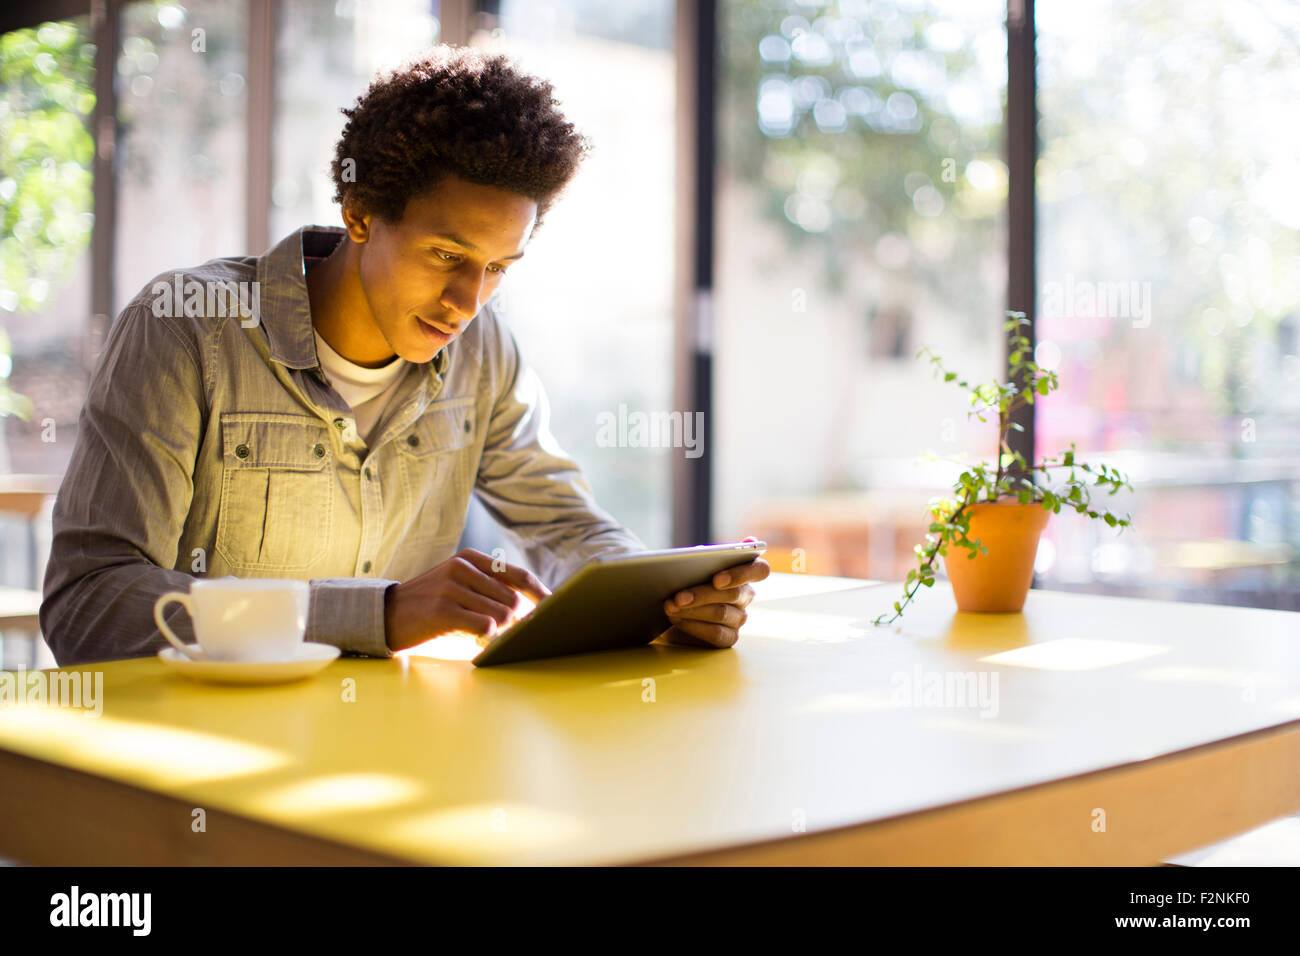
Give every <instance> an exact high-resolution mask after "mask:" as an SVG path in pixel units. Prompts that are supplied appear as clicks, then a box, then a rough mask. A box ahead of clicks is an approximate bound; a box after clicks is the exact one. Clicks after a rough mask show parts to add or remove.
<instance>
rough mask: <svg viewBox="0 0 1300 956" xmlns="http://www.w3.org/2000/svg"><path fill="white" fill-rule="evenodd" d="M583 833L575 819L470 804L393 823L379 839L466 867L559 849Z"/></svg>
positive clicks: (521, 807) (524, 807)
mask: <svg viewBox="0 0 1300 956" xmlns="http://www.w3.org/2000/svg"><path fill="white" fill-rule="evenodd" d="M586 829H587V828H586V827H585V826H584V824H583V823H582V821H581V820H579V819H578V818H577V817H574V816H570V815H569V814H566V813H557V812H555V811H554V810H547V809H544V808H542V807H536V806H530V805H528V804H520V803H504V804H493V803H475V804H466V805H463V806H458V807H449V808H447V809H445V810H438V811H434V812H432V813H426V814H422V815H420V816H417V817H412V818H408V819H405V820H397V821H394V822H393V823H392V824H391V825H390V826H386V827H384V829H383V835H384V836H385V837H387V838H392V839H396V840H398V841H399V842H400V843H401V844H402V845H409V844H411V843H416V844H419V845H420V846H421V848H422V849H423V850H424V851H425V852H426V853H428V854H430V855H435V856H438V857H441V858H443V859H444V860H446V862H449V863H471V862H480V861H483V860H492V859H494V858H496V857H499V856H500V855H502V854H507V853H509V852H510V851H521V850H532V849H537V848H542V847H548V846H558V845H562V844H565V843H568V842H572V841H575V840H578V839H580V838H582V836H583V835H584V834H585V832H586Z"/></svg>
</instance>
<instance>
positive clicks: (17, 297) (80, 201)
mask: <svg viewBox="0 0 1300 956" xmlns="http://www.w3.org/2000/svg"><path fill="white" fill-rule="evenodd" d="M83 30H84V27H81V26H79V25H78V24H77V23H72V22H67V23H43V24H41V25H40V26H38V27H35V28H32V29H23V30H14V31H12V32H10V33H6V34H4V35H3V36H0V204H2V205H0V314H3V313H6V312H8V313H12V312H16V311H21V312H27V313H31V312H40V311H41V310H43V309H44V308H46V307H48V306H49V304H50V303H51V302H52V301H53V298H54V297H53V296H52V295H51V291H52V290H53V289H54V288H56V287H57V286H58V284H59V283H60V282H61V281H62V280H63V279H64V278H65V277H66V276H67V274H68V272H69V271H70V270H71V269H72V267H73V265H74V264H75V263H76V262H77V260H78V258H79V257H80V255H81V254H82V252H83V251H84V250H85V247H86V245H87V243H88V242H89V241H90V234H91V227H92V225H93V222H94V215H93V212H92V208H93V206H92V201H93V193H92V178H93V173H92V170H91V161H92V159H93V155H94V143H93V140H92V138H91V135H90V132H89V130H88V129H87V128H86V119H87V117H89V116H90V113H91V111H92V110H93V109H94V106H95V93H94V81H93V75H94V74H93V70H94V62H95V47H94V45H93V44H91V43H88V42H86V37H85V35H84V33H83ZM10 351H11V350H10V343H9V336H8V334H7V332H5V331H4V329H3V328H0V417H7V416H9V415H17V416H19V417H21V418H27V417H28V415H29V414H30V405H31V403H30V402H29V401H28V400H27V399H26V398H25V397H24V396H21V395H18V394H17V393H15V392H14V391H13V390H12V389H10V388H9V375H10V373H11V371H12V359H11V355H10Z"/></svg>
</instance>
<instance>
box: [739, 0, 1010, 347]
mask: <svg viewBox="0 0 1300 956" xmlns="http://www.w3.org/2000/svg"><path fill="white" fill-rule="evenodd" d="M913 6H915V5H913ZM982 8H983V9H985V10H987V9H992V8H990V7H989V6H988V5H987V4H986V5H982ZM721 17H722V24H721V27H720V30H719V35H720V36H721V37H722V75H723V77H724V84H725V85H724V87H723V95H724V96H725V98H726V102H725V103H724V108H723V109H722V111H721V116H722V118H723V123H724V124H725V125H724V126H723V128H722V129H721V130H720V133H719V135H720V138H721V142H722V145H723V150H722V152H723V155H724V157H725V159H726V162H727V163H728V164H729V165H730V166H731V168H732V171H733V172H734V174H735V175H737V176H738V177H739V178H740V179H742V180H743V181H747V182H749V183H751V184H753V185H755V186H756V187H758V188H759V189H760V191H761V194H762V196H763V208H764V211H765V213H766V215H767V216H768V218H769V219H770V220H771V221H772V222H774V223H776V224H778V225H779V226H780V228H781V229H782V230H783V232H784V233H785V235H786V236H787V238H788V239H789V241H790V242H791V243H792V244H793V245H795V246H802V245H804V244H813V246H814V247H815V248H816V250H817V252H818V255H819V257H820V258H821V260H822V261H823V262H824V264H825V268H826V279H827V281H828V284H829V285H830V286H831V287H832V288H836V289H838V288H839V287H841V286H842V284H843V280H844V278H845V275H846V274H847V273H849V272H851V271H859V272H861V271H863V270H867V271H874V270H897V271H899V272H901V273H905V274H906V275H908V276H909V277H910V278H911V280H912V281H913V282H915V283H917V284H920V285H924V286H927V287H929V288H930V289H931V290H933V292H934V294H935V297H936V298H938V299H940V300H942V301H947V302H954V303H962V310H963V312H964V314H965V315H966V316H967V317H968V319H969V323H970V324H969V326H968V329H969V331H970V332H972V333H973V334H975V335H977V336H980V337H982V336H983V335H985V334H989V333H990V332H992V331H995V327H994V324H993V323H992V321H991V320H990V316H992V315H1000V309H1001V307H1002V303H1001V302H998V301H995V299H994V297H993V296H992V295H990V292H994V291H996V290H997V289H998V288H1000V283H999V282H998V281H996V280H995V281H994V282H993V283H990V282H989V279H988V276H987V269H988V266H989V265H990V264H991V261H990V256H994V257H996V256H998V255H1000V254H1001V247H1002V245H1003V242H1002V239H1001V236H1002V227H1001V224H1000V222H999V218H1000V215H1001V212H1002V209H1003V208H1004V206H1005V202H1006V171H1005V166H1004V165H1003V163H1002V162H1001V160H1000V158H999V156H1000V152H1001V135H1002V134H1001V130H1002V115H1003V111H1004V109H1005V91H1006V77H1005V70H1006V67H1005V59H1006V41H1005V35H1004V33H1003V31H1002V25H1001V20H1000V18H999V17H998V16H997V15H996V11H995V13H994V14H993V15H991V16H983V17H982V16H981V14H980V13H979V11H978V10H977V11H974V12H973V15H964V16H963V17H962V18H961V19H960V20H958V19H955V18H953V17H951V16H949V15H947V14H945V13H944V12H942V11H939V10H937V9H924V8H923V9H920V10H902V9H900V8H899V7H897V6H895V5H894V4H892V3H871V4H867V3H863V2H860V0H839V2H837V3H827V4H824V5H821V6H812V5H809V4H806V3H800V2H796V0H724V3H723V4H722V6H721ZM810 17H811V18H812V19H811V20H810V19H809V18H810ZM986 300H988V301H986ZM908 358H909V359H910V355H909V356H908Z"/></svg>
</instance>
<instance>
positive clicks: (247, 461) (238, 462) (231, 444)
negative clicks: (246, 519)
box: [221, 412, 333, 471]
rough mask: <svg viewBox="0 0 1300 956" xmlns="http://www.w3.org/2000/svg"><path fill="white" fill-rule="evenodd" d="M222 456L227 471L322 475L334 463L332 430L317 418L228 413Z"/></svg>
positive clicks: (224, 417) (223, 421) (223, 424)
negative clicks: (269, 470)
mask: <svg viewBox="0 0 1300 956" xmlns="http://www.w3.org/2000/svg"><path fill="white" fill-rule="evenodd" d="M221 443H222V456H223V459H224V463H225V465H226V466H227V467H234V468H288V469H292V470H294V471H320V470H321V469H322V468H324V467H326V465H328V464H329V463H330V460H331V459H332V457H333V456H332V453H331V450H330V434H329V429H328V428H327V427H326V426H325V425H324V423H322V422H321V421H320V419H317V418H309V417H307V416H306V415H289V414H283V413H278V412H264V413H252V412H225V413H223V414H222V416H221Z"/></svg>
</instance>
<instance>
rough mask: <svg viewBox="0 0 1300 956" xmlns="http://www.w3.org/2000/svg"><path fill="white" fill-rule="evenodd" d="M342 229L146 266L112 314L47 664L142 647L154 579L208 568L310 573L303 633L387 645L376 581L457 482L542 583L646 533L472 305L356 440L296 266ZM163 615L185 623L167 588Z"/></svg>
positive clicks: (137, 652)
mask: <svg viewBox="0 0 1300 956" xmlns="http://www.w3.org/2000/svg"><path fill="white" fill-rule="evenodd" d="M343 236H344V232H343V230H342V229H338V228H331V227H321V226H307V227H304V228H302V229H299V230H297V231H296V232H294V233H293V234H291V235H289V236H288V237H286V238H285V239H284V240H282V241H281V242H280V243H279V244H278V245H276V247H275V248H274V249H272V250H271V251H270V252H269V253H268V254H267V255H265V256H261V257H252V256H248V257H238V258H223V259H213V260H209V261H208V262H205V263H203V264H202V265H200V266H197V267H194V268H191V269H183V270H179V272H176V271H173V272H167V273H162V274H160V275H159V276H157V277H156V278H155V279H154V280H152V281H151V282H149V283H148V284H146V286H145V287H144V288H143V289H142V290H141V291H140V293H139V294H138V295H136V297H135V298H134V299H133V300H132V301H131V302H130V303H129V304H128V305H127V307H126V308H125V309H124V310H123V312H122V314H121V315H120V316H119V317H118V319H117V321H116V322H115V323H114V324H113V326H112V328H111V330H110V332H109V335H108V337H107V341H106V343H105V346H104V350H103V353H102V354H101V356H100V360H99V363H98V366H97V368H96V370H95V372H94V374H93V376H92V378H91V382H90V388H89V391H88V393H87V397H86V402H85V405H84V407H83V409H82V412H81V418H80V423H79V428H78V433H77V443H76V446H75V448H74V450H73V454H72V459H71V462H70V464H69V466H68V470H67V474H66V475H65V476H64V480H63V484H62V487H61V488H60V490H59V495H58V499H57V501H56V503H55V507H54V536H53V542H52V546H51V550H50V558H49V564H48V567H47V569H46V574H45V584H44V601H43V603H42V604H41V609H40V624H41V630H42V632H43V633H44V636H45V639H46V641H47V642H48V643H49V645H50V649H51V650H52V651H53V653H54V656H55V659H56V660H57V661H58V663H59V665H60V666H67V665H71V664H79V663H85V662H89V661H98V660H110V659H116V658H125V657H138V656H144V655H149V654H153V653H156V652H157V651H158V650H159V649H160V648H162V647H165V646H167V645H166V643H165V639H164V638H163V637H162V635H161V634H160V633H159V632H158V629H157V627H156V626H155V624H154V620H153V606H154V602H155V600H157V598H158V597H159V595H161V594H163V593H164V592H167V591H188V590H189V586H190V583H191V582H192V581H193V580H194V579H195V577H221V576H225V575H235V576H237V577H257V578H296V579H300V580H307V581H310V582H311V603H310V609H309V612H308V620H307V640H309V641H318V642H321V643H325V644H333V645H335V646H337V647H339V648H341V649H342V650H343V651H345V652H351V653H356V654H364V655H370V656H376V657H389V656H391V654H392V652H391V651H390V650H389V648H388V645H387V642H386V640H385V633H384V594H385V591H386V590H387V589H388V588H389V587H390V586H392V585H393V584H395V583H397V582H400V581H405V580H408V579H410V578H412V577H415V576H416V575H419V574H420V573H422V572H424V571H426V570H428V569H429V568H431V567H433V566H434V565H437V564H439V563H441V562H443V561H445V560H447V559H448V558H450V557H451V556H452V555H453V554H454V553H455V550H456V545H457V543H458V542H459V540H460V536H461V532H462V530H463V528H464V524H465V516H466V511H467V509H468V506H469V499H470V494H471V492H473V491H475V490H476V491H477V493H478V496H479V499H480V500H481V501H482V503H483V504H484V506H485V507H486V509H487V511H488V512H489V514H491V515H492V516H493V517H494V518H495V519H496V520H497V521H498V522H499V523H500V524H501V525H502V526H503V527H504V528H505V529H506V530H507V532H508V533H509V534H510V536H511V538H512V540H513V541H514V542H516V543H517V545H518V546H519V547H520V549H521V550H522V552H523V553H524V554H525V555H526V557H527V559H528V561H529V563H530V564H531V565H532V567H533V570H534V571H536V573H537V575H538V577H540V578H541V579H542V581H543V582H544V583H545V584H546V585H547V586H548V587H551V588H554V587H556V586H557V585H558V584H559V582H560V581H562V580H563V579H565V578H566V577H568V576H569V575H571V574H572V573H574V572H575V571H577V570H578V568H580V567H581V566H582V565H583V564H584V563H586V562H587V561H588V560H590V559H591V558H593V557H595V556H597V555H601V554H613V553H628V552H633V551H643V550H645V545H644V544H642V542H641V541H640V540H639V539H638V538H637V537H636V536H635V535H633V534H632V533H631V532H630V531H628V530H627V529H625V528H623V527H621V526H620V525H619V524H618V522H617V521H615V520H614V518H613V517H612V516H611V515H609V514H608V513H607V512H605V511H603V510H602V509H601V508H600V507H599V506H598V505H597V504H596V501H595V499H594V497H593V495H592V492H591V488H590V486H589V484H588V483H587V480H586V478H585V477H584V476H583V474H582V473H581V471H580V469H579V467H578V465H577V464H576V463H575V462H574V461H573V460H572V459H571V458H570V457H569V456H568V455H567V454H566V453H565V452H564V450H563V449H562V448H560V446H559V445H558V444H557V442H556V440H555V438H554V436H553V435H552V434H551V432H550V428H549V424H548V421H549V417H550V410H549V405H548V402H547V399H546V394H545V392H544V390H543V388H542V385H541V382H540V381H539V380H538V378H537V375H536V373H535V372H534V371H533V370H532V369H531V368H530V367H529V366H528V365H527V364H525V362H524V361H523V359H522V358H521V356H520V353H519V347H518V343H517V342H516V341H515V338H514V336H513V334H512V333H511V332H510V330H509V329H508V328H507V327H506V326H505V325H504V324H503V323H502V322H501V321H500V320H499V319H498V317H497V316H496V315H495V314H494V312H493V310H492V308H491V307H490V306H485V307H484V308H483V309H482V310H480V312H479V314H478V315H477V316H476V317H475V319H474V321H473V322H471V323H470V324H469V326H468V328H466V329H465V330H464V331H463V332H462V333H461V334H460V336H458V337H457V338H456V339H454V340H452V341H451V342H450V343H449V344H448V345H446V346H445V347H444V348H443V349H442V350H441V351H440V352H439V353H438V354H437V355H436V356H435V357H434V359H433V360H432V361H430V362H427V363H424V364H421V365H416V364H412V365H410V366H409V367H408V368H407V370H406V373H405V376H404V378H403V379H402V382H401V384H400V385H399V387H398V390H397V392H396V394H395V396H394V398H393V400H392V402H391V403H390V404H389V406H388V408H387V409H386V410H385V412H384V415H383V417H382V418H381V419H380V420H379V422H378V423H377V425H376V431H375V433H374V441H373V444H372V445H371V446H367V445H366V444H365V443H363V442H362V441H361V440H360V438H359V437H358V436H357V434H356V428H355V421H354V419H353V417H352V411H351V409H350V408H349V407H348V405H347V403H346V402H345V401H344V400H343V399H342V398H341V397H340V396H339V394H338V393H337V392H336V391H334V389H333V388H331V387H330V384H329V382H328V380H327V378H326V376H325V373H324V371H323V370H322V368H321V365H320V362H319V360H318V358H317V355H316V344H315V340H314V338H313V334H312V323H311V312H310V305H309V301H308V297H307V284H306V279H305V274H306V273H305V268H304V255H306V256H311V257H319V256H325V255H328V254H329V252H330V251H331V250H332V249H333V248H334V247H335V246H336V245H337V244H338V242H339V241H340V240H341V239H342V238H343ZM232 281H233V282H234V283H236V285H234V286H232V285H229V284H228V283H230V282H232ZM253 281H256V282H257V283H258V285H257V286H252V285H244V286H242V287H240V286H239V285H238V284H239V283H252V282H253ZM236 288H240V289H241V291H243V292H244V293H245V300H244V301H245V305H246V309H245V311H243V312H240V311H239V310H238V309H236V308H234V307H233V306H232V307H227V303H233V302H234V301H235V295H234V290H235V289H236ZM213 290H217V291H216V292H215V294H214V291H213ZM222 290H226V298H225V299H224V300H223V291H222ZM177 291H179V292H180V295H177V294H176V293H177ZM254 293H255V294H254ZM166 620H167V622H168V624H169V625H170V626H171V627H172V629H173V630H174V631H176V633H177V635H178V636H180V637H181V638H182V639H183V640H187V641H192V640H193V639H194V638H193V629H192V627H191V624H190V620H189V617H188V615H187V614H186V613H185V611H184V610H183V609H182V608H180V607H179V606H176V605H173V606H171V607H170V609H169V612H168V614H167V617H166Z"/></svg>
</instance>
